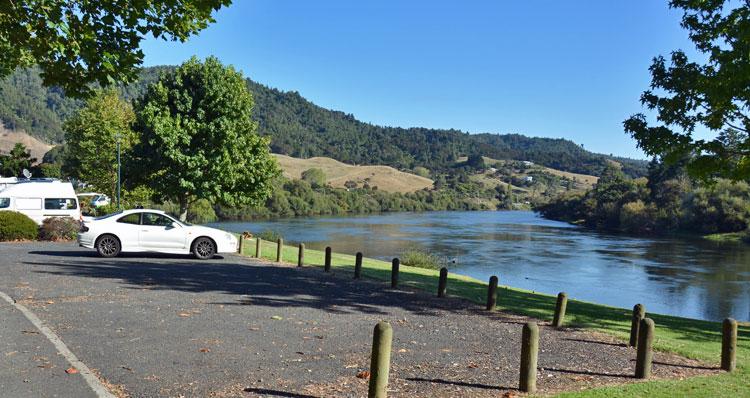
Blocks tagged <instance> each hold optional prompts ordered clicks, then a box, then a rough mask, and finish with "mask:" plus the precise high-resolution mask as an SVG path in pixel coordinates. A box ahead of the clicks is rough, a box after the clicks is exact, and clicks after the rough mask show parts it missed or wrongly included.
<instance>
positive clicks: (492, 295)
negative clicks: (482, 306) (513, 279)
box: [487, 275, 497, 311]
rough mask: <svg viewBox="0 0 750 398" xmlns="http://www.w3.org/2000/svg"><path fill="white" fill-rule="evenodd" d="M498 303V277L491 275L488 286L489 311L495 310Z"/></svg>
mask: <svg viewBox="0 0 750 398" xmlns="http://www.w3.org/2000/svg"><path fill="white" fill-rule="evenodd" d="M495 305H497V277H496V276H495V275H492V276H491V277H490V284H489V286H487V311H494V310H495Z"/></svg>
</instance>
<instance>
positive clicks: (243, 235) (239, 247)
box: [237, 232, 245, 254]
mask: <svg viewBox="0 0 750 398" xmlns="http://www.w3.org/2000/svg"><path fill="white" fill-rule="evenodd" d="M243 243H245V233H244V232H243V233H242V234H240V239H239V245H237V253H239V254H242V244H243Z"/></svg>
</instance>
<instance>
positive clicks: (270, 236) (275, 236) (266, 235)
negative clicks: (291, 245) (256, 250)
mask: <svg viewBox="0 0 750 398" xmlns="http://www.w3.org/2000/svg"><path fill="white" fill-rule="evenodd" d="M258 238H260V239H261V240H266V241H269V242H276V241H278V240H279V239H283V238H284V237H283V236H281V234H280V233H279V232H277V231H272V230H270V229H267V230H265V231H263V232H261V233H259V234H258Z"/></svg>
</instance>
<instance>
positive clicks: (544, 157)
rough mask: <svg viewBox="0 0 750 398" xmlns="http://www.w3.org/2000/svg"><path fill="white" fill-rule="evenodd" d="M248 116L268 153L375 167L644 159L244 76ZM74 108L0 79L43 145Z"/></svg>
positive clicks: (10, 111) (3, 107) (17, 121)
mask: <svg viewBox="0 0 750 398" xmlns="http://www.w3.org/2000/svg"><path fill="white" fill-rule="evenodd" d="M171 68H172V67H170V66H164V67H152V68H145V69H143V70H142V71H141V79H140V80H139V81H138V82H137V83H134V84H131V85H128V86H126V87H122V88H121V89H120V91H121V92H122V95H123V97H124V98H126V99H132V98H135V97H137V96H138V95H140V94H141V93H142V92H143V91H144V90H145V87H146V86H147V84H149V83H151V82H153V81H155V80H156V79H157V78H158V76H159V74H160V73H161V72H163V71H165V70H168V69H171ZM248 87H249V88H250V90H251V91H252V92H253V95H254V98H255V107H254V111H253V112H254V115H253V117H254V118H255V119H256V120H257V121H258V122H259V125H260V130H259V131H260V133H261V134H264V135H270V136H271V150H272V151H273V152H275V153H281V154H286V155H290V156H295V157H302V158H307V157H311V156H328V157H332V158H334V159H336V160H339V161H342V162H345V163H350V164H382V165H389V166H393V167H396V168H398V169H402V170H404V169H408V170H413V169H414V168H416V167H426V168H428V169H430V170H431V171H433V172H446V171H449V170H450V168H451V167H453V165H454V164H455V162H456V160H457V158H458V157H459V156H469V155H472V154H473V155H483V156H487V157H491V158H495V159H517V160H529V161H533V162H535V163H538V164H541V165H545V166H549V167H553V168H556V169H560V170H565V171H570V172H575V173H582V174H591V175H601V174H602V172H603V171H604V169H605V168H606V167H607V165H608V164H609V163H610V162H611V161H616V162H618V163H620V164H621V165H622V169H623V171H624V172H625V174H627V175H629V176H631V177H639V176H643V175H645V173H646V165H647V163H646V162H643V161H640V160H633V159H624V158H618V157H612V156H607V155H601V154H595V153H591V152H589V151H586V150H585V149H583V148H582V147H581V146H579V145H576V144H575V143H573V142H572V141H569V140H564V139H551V138H531V137H526V136H523V135H519V134H507V135H496V134H467V133H463V132H461V131H458V130H441V129H427V128H408V129H404V128H397V127H383V126H376V125H372V124H368V123H363V122H361V121H358V120H357V119H355V118H354V116H353V115H351V114H346V113H343V112H338V111H332V110H328V109H325V108H322V107H319V106H317V105H315V104H313V103H311V102H310V101H308V100H306V99H305V98H303V97H302V96H301V95H300V94H299V93H297V92H282V91H279V90H276V89H272V88H269V87H266V86H264V85H261V84H258V83H256V82H253V81H251V80H248ZM80 106H81V102H80V101H77V100H73V99H70V98H67V97H65V95H64V94H63V93H62V92H61V91H60V90H59V89H55V88H45V87H43V86H42V84H41V79H40V78H39V75H38V71H37V70H35V69H22V70H18V71H16V72H15V73H14V74H13V75H11V76H10V77H9V78H7V79H5V80H3V81H0V120H2V122H3V123H4V124H5V126H6V127H8V128H11V129H21V130H25V131H27V132H28V133H30V134H31V135H34V136H36V137H38V138H41V139H43V140H45V141H47V142H51V143H62V141H63V136H64V135H63V131H62V121H63V120H64V119H65V118H67V117H68V116H70V115H71V114H72V113H73V112H75V111H76V110H77V109H78V108H79V107H80Z"/></svg>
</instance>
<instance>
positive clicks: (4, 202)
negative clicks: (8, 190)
mask: <svg viewBox="0 0 750 398" xmlns="http://www.w3.org/2000/svg"><path fill="white" fill-rule="evenodd" d="M8 207H10V198H0V209H6V208H8Z"/></svg>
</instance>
